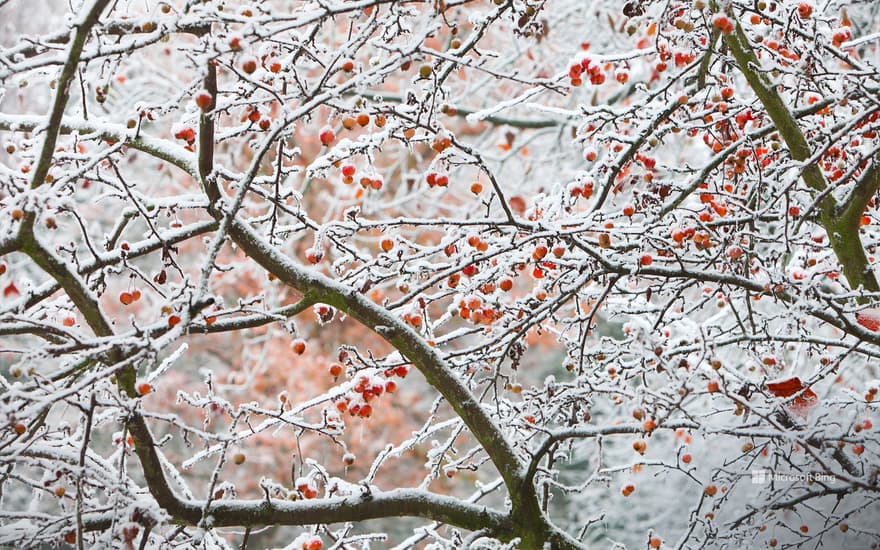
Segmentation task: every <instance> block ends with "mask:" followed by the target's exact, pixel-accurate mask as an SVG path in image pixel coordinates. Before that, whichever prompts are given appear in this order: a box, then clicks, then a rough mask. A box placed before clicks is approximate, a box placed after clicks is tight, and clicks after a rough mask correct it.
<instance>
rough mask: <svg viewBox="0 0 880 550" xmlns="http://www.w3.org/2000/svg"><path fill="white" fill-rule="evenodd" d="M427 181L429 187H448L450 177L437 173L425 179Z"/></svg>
mask: <svg viewBox="0 0 880 550" xmlns="http://www.w3.org/2000/svg"><path fill="white" fill-rule="evenodd" d="M425 181H427V182H428V187H434V186H437V187H446V186H447V185H449V177H448V176H445V175H442V174H438V173H436V172H431V173H430V174H428V175H427V176H426V177H425Z"/></svg>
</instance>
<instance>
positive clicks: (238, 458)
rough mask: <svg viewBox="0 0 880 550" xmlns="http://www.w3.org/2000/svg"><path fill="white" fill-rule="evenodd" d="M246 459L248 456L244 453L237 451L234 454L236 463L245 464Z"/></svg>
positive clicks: (233, 457) (233, 460)
mask: <svg viewBox="0 0 880 550" xmlns="http://www.w3.org/2000/svg"><path fill="white" fill-rule="evenodd" d="M245 460H247V457H246V456H244V453H235V454H234V455H232V462H233V463H235V464H236V465H241V464H244V461H245Z"/></svg>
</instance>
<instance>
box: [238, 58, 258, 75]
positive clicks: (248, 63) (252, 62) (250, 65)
mask: <svg viewBox="0 0 880 550" xmlns="http://www.w3.org/2000/svg"><path fill="white" fill-rule="evenodd" d="M241 70H242V71H244V72H246V73H247V74H253V73H254V72H255V71H256V70H257V60H256V59H254V58H253V57H248V58H246V59H245V60H244V61H242V62H241Z"/></svg>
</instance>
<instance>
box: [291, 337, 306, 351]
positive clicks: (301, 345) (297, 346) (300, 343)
mask: <svg viewBox="0 0 880 550" xmlns="http://www.w3.org/2000/svg"><path fill="white" fill-rule="evenodd" d="M291 347H292V348H293V353H295V354H297V355H302V354H303V353H305V352H306V341H305V340H303V339H301V338H297V339H296V340H294V341H293V344H291Z"/></svg>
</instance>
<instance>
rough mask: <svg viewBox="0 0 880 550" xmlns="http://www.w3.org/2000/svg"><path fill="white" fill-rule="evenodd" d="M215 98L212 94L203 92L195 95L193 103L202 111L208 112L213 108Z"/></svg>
mask: <svg viewBox="0 0 880 550" xmlns="http://www.w3.org/2000/svg"><path fill="white" fill-rule="evenodd" d="M212 100H213V98H212V97H211V94H210V93H209V92H208V91H207V90H202V91H200V92H199V93H197V94H196V95H195V97H194V98H193V101H195V103H196V106H197V107H198V108H199V109H201V110H202V111H207V110H208V109H210V108H211V103H212Z"/></svg>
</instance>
